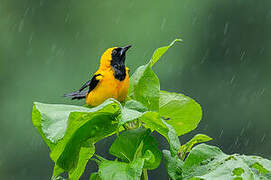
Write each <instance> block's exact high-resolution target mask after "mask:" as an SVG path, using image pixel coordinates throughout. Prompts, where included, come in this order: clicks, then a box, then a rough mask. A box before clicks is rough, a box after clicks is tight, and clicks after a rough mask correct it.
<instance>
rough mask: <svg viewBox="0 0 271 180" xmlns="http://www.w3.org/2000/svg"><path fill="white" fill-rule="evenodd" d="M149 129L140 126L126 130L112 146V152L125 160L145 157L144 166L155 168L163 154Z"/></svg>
mask: <svg viewBox="0 0 271 180" xmlns="http://www.w3.org/2000/svg"><path fill="white" fill-rule="evenodd" d="M150 133H151V131H150V130H149V129H144V128H138V129H133V130H127V131H124V132H123V133H122V134H121V135H120V136H118V137H117V139H116V140H115V141H114V143H113V144H112V145H111V147H110V150H109V152H110V154H112V155H114V156H116V157H118V158H120V159H121V160H122V161H124V162H132V161H135V160H136V159H138V158H144V159H145V163H144V168H147V169H155V168H157V167H158V166H159V164H160V161H161V158H162V155H161V152H160V150H159V149H158V147H157V146H158V144H157V141H156V139H155V138H153V137H152V136H150Z"/></svg>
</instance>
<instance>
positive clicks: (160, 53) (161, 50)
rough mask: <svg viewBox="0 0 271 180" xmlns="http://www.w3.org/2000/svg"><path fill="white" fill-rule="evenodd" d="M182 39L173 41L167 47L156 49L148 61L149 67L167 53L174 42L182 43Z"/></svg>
mask: <svg viewBox="0 0 271 180" xmlns="http://www.w3.org/2000/svg"><path fill="white" fill-rule="evenodd" d="M182 41H183V40H182V39H175V40H174V41H172V42H171V43H170V45H168V46H164V47H160V48H158V49H156V50H155V51H154V53H153V55H152V58H151V60H150V65H151V66H153V65H154V64H155V63H156V62H157V61H158V60H159V59H160V58H161V57H162V56H163V55H164V54H165V52H167V50H168V49H169V48H170V47H171V46H173V45H174V44H175V43H176V42H182Z"/></svg>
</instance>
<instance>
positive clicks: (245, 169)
mask: <svg viewBox="0 0 271 180" xmlns="http://www.w3.org/2000/svg"><path fill="white" fill-rule="evenodd" d="M178 41H181V40H180V39H176V40H175V41H173V42H172V43H171V44H170V45H169V46H165V47H161V48H158V49H157V50H156V51H155V52H154V54H153V56H152V58H151V60H150V61H149V62H148V63H147V64H146V65H143V66H140V67H139V68H138V69H137V70H136V71H135V73H134V74H133V75H132V77H131V79H130V87H129V98H128V100H127V101H126V102H124V103H123V104H121V103H119V102H118V101H116V100H114V99H108V100H106V101H105V102H104V103H103V104H101V105H99V106H97V107H94V108H89V107H86V106H73V105H60V104H43V103H38V102H35V103H34V106H33V112H32V121H33V124H34V126H35V127H36V128H37V129H38V131H39V133H40V134H41V136H42V138H43V140H44V141H45V142H46V144H47V145H48V146H49V148H50V150H51V153H50V157H51V159H52V160H53V161H54V163H55V167H54V172H53V176H52V179H62V177H61V174H62V173H63V172H67V173H68V176H69V179H72V180H77V179H79V178H80V176H81V175H82V173H83V172H84V170H85V166H86V164H87V162H88V161H89V160H90V159H92V160H94V161H96V162H97V164H98V166H99V170H98V172H96V173H92V174H91V175H90V179H106V180H107V179H117V180H119V179H124V180H125V179H140V178H143V179H148V175H147V171H148V170H152V169H155V168H157V167H158V166H159V164H160V162H161V159H162V156H164V159H165V164H166V168H167V171H168V174H169V176H170V178H171V179H235V180H237V179H242V178H243V179H270V178H271V173H270V171H271V162H270V161H269V160H266V159H263V158H260V157H256V156H244V155H237V154H234V155H226V154H224V153H223V152H222V151H220V150H219V148H217V147H215V146H209V145H206V144H200V145H197V146H196V147H194V148H193V149H192V147H193V146H194V145H195V144H197V143H203V142H206V141H210V140H211V138H210V137H208V136H206V135H203V134H198V135H196V136H195V137H194V138H193V139H191V140H190V141H189V142H187V143H186V144H184V145H181V144H180V142H179V138H178V136H181V135H184V134H186V133H188V132H190V131H192V130H193V129H195V128H196V127H197V125H198V123H199V122H200V119H201V116H202V111H201V107H200V105H199V104H198V103H197V102H195V101H194V100H193V99H191V98H189V97H187V96H185V95H183V94H178V93H171V92H167V91H161V90H160V84H159V79H158V78H157V76H156V74H155V73H154V72H153V70H152V66H153V65H154V64H155V63H156V62H157V61H158V60H159V58H160V57H161V56H162V55H163V54H164V53H165V52H166V51H167V50H168V49H169V48H170V47H171V46H172V45H173V44H174V43H175V42H178ZM153 131H156V132H158V133H159V134H161V135H162V136H163V137H164V138H166V140H167V141H168V143H169V147H170V148H169V150H163V151H162V152H161V151H160V150H159V149H158V147H157V141H156V139H155V138H154V137H153V136H152V135H151V134H152V132H153ZM120 132H121V133H120ZM113 134H117V138H116V139H115V141H114V142H113V144H112V145H111V147H110V149H109V153H110V154H112V155H114V156H115V157H116V159H115V160H114V161H111V160H107V159H105V158H103V157H101V156H99V155H98V154H95V143H96V142H98V141H99V140H101V139H104V138H106V137H108V136H111V135H113Z"/></svg>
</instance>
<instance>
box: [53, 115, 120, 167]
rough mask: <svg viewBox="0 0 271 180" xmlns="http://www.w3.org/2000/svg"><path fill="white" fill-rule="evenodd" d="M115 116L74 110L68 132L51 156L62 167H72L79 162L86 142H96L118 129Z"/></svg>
mask: <svg viewBox="0 0 271 180" xmlns="http://www.w3.org/2000/svg"><path fill="white" fill-rule="evenodd" d="M115 118H116V116H114V115H113V114H112V113H108V112H99V113H82V112H72V113H71V114H70V118H69V124H68V127H67V131H66V134H65V136H64V137H63V139H61V140H60V141H59V143H58V144H57V145H56V146H55V148H54V149H53V151H52V152H51V154H50V156H51V158H52V159H53V160H54V161H55V162H56V163H57V165H58V166H60V167H61V168H63V169H65V170H70V169H72V168H73V167H75V166H76V164H77V161H78V158H79V157H78V155H79V152H80V149H81V147H82V146H83V145H84V143H86V142H88V141H89V142H90V143H94V142H96V141H98V140H100V139H102V138H105V137H107V136H109V135H111V134H112V133H113V132H115V131H116V129H117V127H118V124H117V122H114V120H115Z"/></svg>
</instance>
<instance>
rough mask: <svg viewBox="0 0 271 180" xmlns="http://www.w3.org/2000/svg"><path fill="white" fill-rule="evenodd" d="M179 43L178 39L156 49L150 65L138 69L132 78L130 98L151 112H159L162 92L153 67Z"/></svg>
mask: <svg viewBox="0 0 271 180" xmlns="http://www.w3.org/2000/svg"><path fill="white" fill-rule="evenodd" d="M177 41H181V40H180V39H176V40H174V41H173V42H172V43H171V44H170V45H168V46H165V47H161V48H158V49H156V50H155V52H154V54H153V56H152V58H151V60H150V61H149V63H147V64H146V65H143V66H140V67H138V68H137V69H136V71H135V72H134V74H133V75H132V76H131V78H130V84H129V93H128V94H129V96H130V97H132V98H133V99H135V100H137V101H139V102H141V103H142V104H143V105H144V106H146V107H147V108H149V110H152V111H158V110H159V91H160V83H159V79H158V78H157V76H156V74H155V73H154V72H153V70H152V68H151V67H152V66H153V65H154V64H155V63H156V62H157V61H158V60H159V59H160V57H161V56H162V55H163V54H164V53H165V52H166V51H167V50H168V49H169V48H170V47H171V46H172V45H173V44H174V43H175V42H177Z"/></svg>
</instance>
